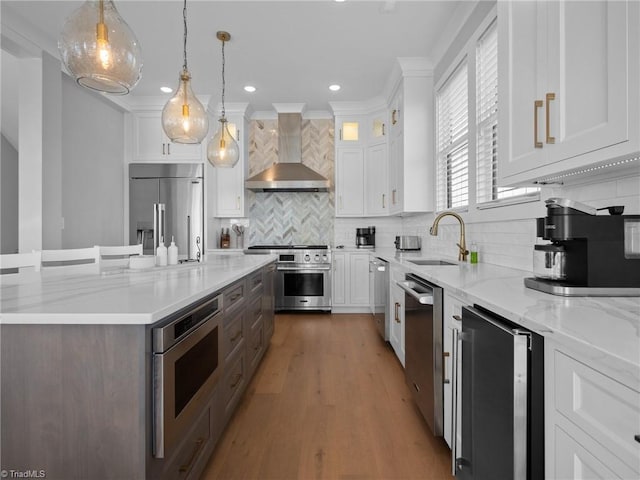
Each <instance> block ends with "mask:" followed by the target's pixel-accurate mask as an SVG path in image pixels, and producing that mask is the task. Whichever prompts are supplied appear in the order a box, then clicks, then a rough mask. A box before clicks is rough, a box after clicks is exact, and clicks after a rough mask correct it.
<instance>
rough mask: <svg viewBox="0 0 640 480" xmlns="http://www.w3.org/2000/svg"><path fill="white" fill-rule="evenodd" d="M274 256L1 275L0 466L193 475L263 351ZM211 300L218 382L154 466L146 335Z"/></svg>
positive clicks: (57, 474)
mask: <svg viewBox="0 0 640 480" xmlns="http://www.w3.org/2000/svg"><path fill="white" fill-rule="evenodd" d="M274 260H275V257H274V256H272V255H253V256H244V255H242V254H238V255H207V256H206V259H205V262H203V263H200V264H195V263H187V264H182V265H176V266H170V267H154V268H152V269H149V270H139V271H137V270H130V269H128V268H123V267H110V268H109V267H107V268H102V269H95V270H94V269H91V268H82V269H75V268H73V269H72V267H69V270H68V271H67V270H63V271H62V272H65V271H66V272H69V273H62V272H61V271H57V272H55V273H53V272H47V271H43V272H41V273H24V274H19V275H5V276H3V277H1V278H0V295H1V296H0V299H1V302H2V303H1V315H2V318H1V322H2V323H1V325H0V341H1V342H2V344H1V347H2V348H1V361H2V363H1V369H2V370H1V373H2V379H1V380H2V405H1V408H2V411H1V422H2V423H1V425H2V450H1V454H2V457H1V462H2V464H1V465H0V467H1V469H2V470H5V471H7V472H9V475H14V473H15V472H26V471H29V472H36V473H40V472H43V473H42V474H41V476H42V475H46V478H60V479H87V478H92V479H124V478H127V479H129V478H131V479H133V478H135V479H142V478H177V477H178V475H179V472H182V474H183V476H185V477H186V478H190V477H195V476H197V473H196V472H198V471H199V470H200V469H201V467H202V466H203V465H204V463H205V462H206V460H207V458H208V456H209V454H210V452H211V451H212V450H213V447H214V445H215V441H216V439H217V437H218V436H219V434H220V433H221V431H222V429H223V428H224V425H225V423H226V421H227V420H228V418H229V416H230V414H231V413H232V411H233V408H235V405H236V404H237V400H238V398H239V397H240V395H241V393H242V387H245V386H246V385H247V383H248V379H249V377H250V375H251V372H250V371H248V367H247V366H248V365H249V364H253V365H254V367H253V368H255V364H256V362H258V361H259V360H260V358H261V355H262V354H263V353H264V350H265V349H266V345H267V344H268V336H267V333H266V331H267V329H268V327H267V326H265V324H263V320H264V319H265V318H268V317H269V315H271V322H272V320H273V318H272V316H273V313H272V310H273V290H272V285H270V284H269V280H267V276H266V275H267V272H268V271H269V266H270V264H271V263H272V262H273V261H274ZM71 272H74V273H71ZM211 298H221V299H222V300H221V301H220V303H219V305H218V307H219V310H220V312H219V315H220V316H221V320H220V323H219V324H220V326H221V328H220V329H219V330H220V331H223V332H224V333H220V334H219V335H220V337H221V338H220V341H219V345H221V346H222V347H221V353H220V356H219V358H220V359H221V360H220V367H221V368H219V369H218V371H219V374H218V375H219V377H220V380H219V381H218V385H219V386H218V387H216V388H215V390H213V392H208V393H207V395H206V398H198V401H199V403H202V405H203V406H202V408H199V411H202V414H201V415H200V416H199V418H198V419H197V420H194V425H193V428H191V426H189V427H185V428H184V435H180V437H182V436H184V442H182V443H184V444H180V443H179V442H176V445H175V448H173V449H172V452H168V454H167V455H165V457H164V458H156V457H157V456H154V455H153V449H152V444H153V436H154V428H153V421H154V420H153V418H154V401H153V398H154V395H153V393H154V392H153V385H154V382H153V381H152V378H153V375H154V374H155V372H154V368H153V358H152V357H153V346H152V344H153V342H152V328H154V327H156V326H159V325H164V324H165V323H167V322H165V321H163V319H165V318H166V317H168V316H171V315H172V314H174V313H175V312H179V311H180V312H182V311H184V310H185V308H186V307H189V306H192V305H194V304H199V303H201V302H202V300H204V299H207V300H208V299H211ZM269 309H270V310H271V312H269V311H268V310H269ZM265 323H266V321H265ZM229 332H230V333H231V334H230V335H227V334H228V333H229ZM254 332H255V333H254ZM227 336H228V337H229V338H227ZM231 337H233V338H231ZM245 352H246V353H245ZM237 368H240V371H239V372H238V371H237ZM227 370H228V372H227ZM227 383H229V384H230V386H229V387H228V386H227ZM203 397H204V395H203ZM185 410H186V407H185ZM181 440H182V439H181ZM11 472H14V473H11Z"/></svg>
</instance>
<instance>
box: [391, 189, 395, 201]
mask: <svg viewBox="0 0 640 480" xmlns="http://www.w3.org/2000/svg"><path fill="white" fill-rule="evenodd" d="M391 203H392V204H393V205H395V204H396V190H395V188H394V189H393V190H391Z"/></svg>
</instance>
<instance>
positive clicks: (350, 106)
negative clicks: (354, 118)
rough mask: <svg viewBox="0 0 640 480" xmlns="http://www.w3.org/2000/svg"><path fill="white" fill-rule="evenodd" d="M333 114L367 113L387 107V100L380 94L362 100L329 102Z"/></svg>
mask: <svg viewBox="0 0 640 480" xmlns="http://www.w3.org/2000/svg"><path fill="white" fill-rule="evenodd" d="M329 106H330V107H331V110H332V111H333V114H334V115H368V114H370V113H373V112H376V111H378V110H383V109H386V108H387V101H386V99H385V98H384V97H382V96H379V95H378V96H375V97H373V98H371V99H369V100H364V101H362V102H329Z"/></svg>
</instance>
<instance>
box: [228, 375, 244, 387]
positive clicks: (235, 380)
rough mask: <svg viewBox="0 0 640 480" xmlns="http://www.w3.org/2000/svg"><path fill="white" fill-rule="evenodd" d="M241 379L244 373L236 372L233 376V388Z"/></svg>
mask: <svg viewBox="0 0 640 480" xmlns="http://www.w3.org/2000/svg"><path fill="white" fill-rule="evenodd" d="M240 380H242V374H241V373H236V375H235V377H233V383H232V384H231V388H236V387H237V386H238V384H239V383H240Z"/></svg>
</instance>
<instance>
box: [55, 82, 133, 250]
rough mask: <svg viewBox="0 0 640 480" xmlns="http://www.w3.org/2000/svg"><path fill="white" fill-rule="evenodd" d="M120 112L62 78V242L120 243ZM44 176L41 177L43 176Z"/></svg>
mask: <svg viewBox="0 0 640 480" xmlns="http://www.w3.org/2000/svg"><path fill="white" fill-rule="evenodd" d="M123 153H124V113H123V112H122V111H121V110H120V109H119V108H118V107H116V106H115V105H114V104H113V103H111V102H110V101H108V100H106V99H103V98H102V97H101V96H100V95H99V94H96V93H93V92H91V91H89V90H87V89H85V88H82V87H79V86H78V85H77V84H76V83H75V82H74V81H73V80H71V79H70V78H68V77H67V76H66V75H64V76H63V80H62V214H63V217H64V230H63V231H62V245H63V247H64V248H78V247H87V246H91V245H100V244H102V245H121V244H122V239H123V236H124V219H123V212H124V184H123V178H124V160H123ZM45 180H46V179H45Z"/></svg>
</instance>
